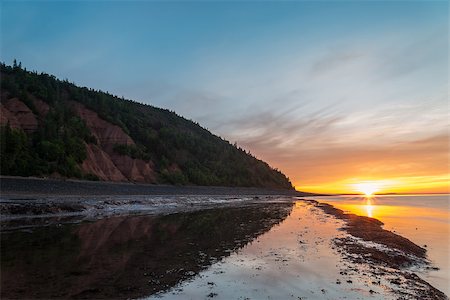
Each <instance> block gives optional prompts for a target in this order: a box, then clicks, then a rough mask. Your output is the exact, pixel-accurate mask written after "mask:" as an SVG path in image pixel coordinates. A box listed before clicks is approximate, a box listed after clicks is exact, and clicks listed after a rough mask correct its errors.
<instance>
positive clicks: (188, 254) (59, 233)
mask: <svg viewBox="0 0 450 300" xmlns="http://www.w3.org/2000/svg"><path fill="white" fill-rule="evenodd" d="M291 209H292V204H287V203H277V204H257V205H252V206H247V207H239V208H219V209H210V210H203V211H196V212H189V213H178V214H172V215H166V216H126V217H113V218H107V219H102V220H99V221H97V222H94V223H82V224H77V225H74V224H67V225H62V226H49V227H41V228H36V229H34V230H33V231H32V232H30V231H15V232H7V233H2V235H1V244H0V246H1V274H2V276H1V287H2V288H1V295H0V296H1V298H89V299H93V298H137V297H142V296H146V295H151V294H153V293H156V292H158V291H161V290H165V289H167V288H170V287H172V286H174V285H176V284H177V283H178V282H180V281H183V280H185V279H188V278H191V277H193V276H194V275H196V274H198V273H199V272H200V271H202V270H203V269H205V268H207V267H208V266H210V265H211V264H212V263H214V262H215V261H217V260H220V259H221V258H223V257H225V256H229V255H230V253H232V252H233V251H236V250H237V249H239V248H241V247H242V246H244V245H246V244H247V243H249V242H250V241H252V240H253V239H254V238H256V237H257V236H259V235H260V234H262V233H264V232H266V231H268V230H269V229H270V228H271V227H272V226H274V225H275V224H278V223H279V222H281V221H282V220H284V219H285V218H286V217H287V216H288V215H289V213H290V212H291Z"/></svg>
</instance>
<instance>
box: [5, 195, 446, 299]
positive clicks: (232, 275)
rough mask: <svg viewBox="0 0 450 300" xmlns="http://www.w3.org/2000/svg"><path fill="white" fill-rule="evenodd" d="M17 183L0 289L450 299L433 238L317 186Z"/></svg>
mask: <svg viewBox="0 0 450 300" xmlns="http://www.w3.org/2000/svg"><path fill="white" fill-rule="evenodd" d="M166 189H167V187H166ZM13 192H14V193H12V192H10V193H7V194H3V193H2V195H1V208H2V220H1V225H2V227H1V228H2V234H1V239H2V240H1V268H2V269H1V272H2V278H1V281H2V282H1V283H2V289H1V297H2V298H3V299H7V298H56V299H61V298H117V299H128V298H133V299H136V298H138V299H152V298H162V299H211V298H212V299H281V298H282V299H344V298H345V299H361V298H370V299H399V298H402V299H448V298H447V296H446V295H445V294H444V293H443V292H442V286H440V285H439V280H438V281H433V279H432V278H433V276H435V274H436V272H440V270H441V269H442V270H444V271H445V266H442V261H436V260H435V259H434V256H433V255H431V256H430V255H429V253H430V252H429V251H430V250H432V249H434V246H433V245H432V244H429V245H427V246H426V247H425V246H424V245H423V244H421V243H419V242H420V241H419V242H417V241H415V239H414V236H408V235H405V236H403V235H402V234H401V233H400V232H397V231H396V232H394V229H392V228H388V226H385V225H383V223H382V221H380V220H378V219H376V218H371V217H369V216H364V215H363V214H360V215H357V214H353V213H352V212H350V211H348V210H344V209H340V208H339V205H336V207H335V206H332V205H331V204H328V203H326V198H321V197H318V196H316V197H311V198H305V197H299V196H293V195H276V193H275V192H274V193H272V194H262V193H260V194H257V193H255V194H251V193H247V194H245V195H239V193H238V192H237V190H235V193H234V194H228V195H227V194H226V195H217V194H215V195H214V194H212V195H201V194H195V195H194V194H191V195H174V194H166V195H129V196H127V195H117V194H116V195H87V194H83V195H81V194H78V195H57V194H55V193H53V194H49V193H47V194H43V193H41V194H36V195H32V194H30V193H27V194H26V195H25V194H23V195H22V196H21V195H20V191H13ZM329 200H330V201H328V202H329V203H333V204H334V202H333V199H329ZM48 203H51V205H50V204H48ZM340 203H341V204H344V201H342V199H341V202H340ZM358 229H363V230H362V232H363V233H361V230H358ZM389 229H392V231H391V230H389ZM280 297H281V298H280Z"/></svg>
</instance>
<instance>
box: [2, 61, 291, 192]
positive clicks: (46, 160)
mask: <svg viewBox="0 0 450 300" xmlns="http://www.w3.org/2000/svg"><path fill="white" fill-rule="evenodd" d="M1 75H2V76H1V84H2V86H1V88H2V94H3V92H4V91H6V92H7V93H9V95H10V96H11V97H17V98H19V99H20V100H21V101H23V102H24V103H25V104H26V105H27V106H28V107H29V108H30V109H31V110H32V111H33V112H35V113H36V107H34V103H33V101H31V100H30V99H29V98H30V95H32V96H34V97H36V98H38V99H41V100H43V101H45V102H46V103H47V104H48V105H49V106H50V112H49V113H48V114H47V116H46V117H45V120H43V122H41V124H42V125H40V126H39V128H38V130H37V131H36V132H35V133H33V134H29V135H27V134H25V133H24V132H22V131H19V130H15V129H11V128H8V126H6V127H3V128H2V129H1V155H2V158H1V163H2V165H1V173H2V174H9V175H22V176H29V175H46V174H51V173H53V172H57V173H59V174H61V175H64V176H67V177H78V178H86V177H87V178H91V179H94V178H95V176H92V174H82V172H81V171H80V168H79V165H80V163H81V162H82V161H83V160H84V159H85V158H86V150H85V149H84V143H83V142H86V143H95V138H93V137H92V136H91V134H90V132H89V129H88V128H87V126H86V124H85V123H84V121H83V120H81V119H80V118H79V117H77V116H76V115H75V114H74V112H73V111H71V110H70V109H69V108H68V105H66V102H67V101H68V100H72V101H77V102H80V103H82V104H83V105H85V106H86V107H87V108H89V109H91V110H93V111H95V112H97V113H98V114H99V116H100V117H101V118H103V119H104V120H106V121H109V122H111V123H113V124H115V125H118V126H120V127H121V128H122V129H123V130H124V131H125V132H126V133H127V134H129V135H130V137H131V138H132V139H133V140H134V141H135V143H136V146H126V145H117V146H116V147H115V148H114V150H115V151H116V152H117V153H119V154H121V155H128V156H130V157H133V158H140V159H143V160H151V161H152V162H153V163H154V165H155V168H156V171H157V174H158V176H159V177H158V182H161V183H171V184H196V185H218V186H255V187H272V188H292V185H291V183H290V181H289V179H288V178H287V177H286V176H285V175H284V174H282V173H281V172H280V171H278V170H275V169H273V168H271V167H270V166H269V165H268V164H267V163H265V162H263V161H261V160H258V159H257V158H255V157H253V156H252V155H250V154H249V153H247V152H246V151H245V150H243V149H241V148H239V147H236V146H235V145H232V144H230V143H229V142H228V141H225V140H223V139H222V138H220V137H218V136H216V135H213V134H211V133H210V132H209V131H207V130H206V129H204V128H202V127H200V126H199V125H198V124H197V123H194V122H192V121H190V120H187V119H185V118H183V117H180V116H178V115H177V114H175V113H174V112H171V111H169V110H166V109H160V108H156V107H153V106H150V105H144V104H140V103H137V102H134V101H131V100H126V99H123V98H119V97H116V96H113V95H111V94H108V93H105V92H102V91H96V90H93V89H89V88H86V87H77V86H76V85H74V84H73V83H70V82H68V81H67V80H64V81H62V80H58V79H57V78H55V77H54V76H51V75H48V74H45V73H39V74H38V73H37V72H29V71H27V70H25V69H23V68H22V67H21V66H20V65H18V64H17V63H14V64H13V66H7V65H5V64H1ZM2 101H3V100H2ZM36 114H37V113H36ZM174 165H175V166H177V167H176V168H173V166H174Z"/></svg>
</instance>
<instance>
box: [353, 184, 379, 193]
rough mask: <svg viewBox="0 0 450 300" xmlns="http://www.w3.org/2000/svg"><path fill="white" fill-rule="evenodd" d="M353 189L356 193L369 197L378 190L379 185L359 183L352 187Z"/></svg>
mask: <svg viewBox="0 0 450 300" xmlns="http://www.w3.org/2000/svg"><path fill="white" fill-rule="evenodd" d="M353 187H354V189H355V190H356V191H358V192H361V193H364V194H365V195H366V196H371V195H373V193H375V192H378V191H379V190H380V185H379V184H378V183H376V182H370V181H366V182H360V183H356V184H354V185H353Z"/></svg>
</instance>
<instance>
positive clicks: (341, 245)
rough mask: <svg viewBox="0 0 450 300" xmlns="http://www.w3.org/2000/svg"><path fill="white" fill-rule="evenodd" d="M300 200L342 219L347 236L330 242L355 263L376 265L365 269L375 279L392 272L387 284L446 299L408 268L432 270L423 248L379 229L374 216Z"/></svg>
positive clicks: (424, 296) (429, 297)
mask: <svg viewBox="0 0 450 300" xmlns="http://www.w3.org/2000/svg"><path fill="white" fill-rule="evenodd" d="M304 201H306V202H308V203H311V205H313V206H315V207H317V208H319V209H321V210H322V211H323V212H324V213H326V214H328V215H331V216H333V217H335V218H336V219H339V220H342V221H344V226H343V227H341V230H343V231H345V232H347V233H348V234H349V235H350V237H340V238H335V239H334V241H333V242H334V245H335V246H336V248H337V249H338V252H339V253H341V254H342V255H343V256H344V257H345V258H346V259H347V260H348V261H350V262H352V263H354V264H356V265H362V264H370V266H371V267H373V266H377V268H378V269H379V270H375V269H373V268H370V269H368V270H367V272H369V273H371V274H372V275H373V277H374V278H379V276H380V275H384V274H386V273H388V272H390V273H391V274H395V278H392V279H391V281H390V283H391V284H393V285H395V286H398V287H401V288H403V289H404V290H408V289H413V290H414V291H415V292H416V293H417V295H416V296H417V297H420V299H438V300H445V299H449V298H448V297H447V295H445V293H443V292H442V291H440V290H438V289H437V288H435V287H434V286H432V285H431V284H429V283H428V282H427V281H425V280H423V279H422V278H420V277H419V276H418V275H417V274H415V273H414V272H413V271H411V268H412V267H418V268H423V269H426V270H433V269H436V267H434V266H433V265H432V262H431V261H429V260H428V258H427V250H426V249H425V248H422V247H420V246H419V245H417V244H415V243H414V242H412V241H411V240H409V239H407V238H405V237H403V236H401V235H398V234H395V233H393V232H391V231H389V230H386V229H383V228H382V226H383V225H384V223H383V222H381V221H380V220H378V219H375V218H371V217H366V216H359V215H356V214H352V213H346V212H344V211H343V210H341V209H338V208H335V207H334V206H333V205H331V204H328V203H326V202H318V201H316V200H304ZM380 270H381V271H380ZM351 271H352V269H351V268H349V269H348V270H346V271H343V273H344V274H347V273H351ZM372 283H375V284H379V283H380V281H376V280H375V281H373V282H372ZM395 292H396V293H397V294H398V295H399V297H405V296H406V297H407V296H408V295H405V294H404V292H402V291H400V290H399V291H395Z"/></svg>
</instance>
